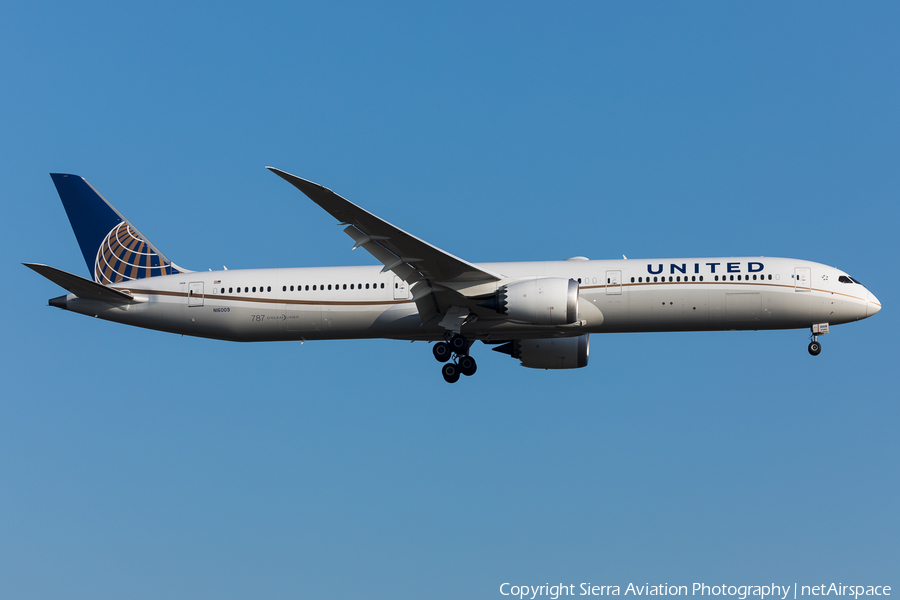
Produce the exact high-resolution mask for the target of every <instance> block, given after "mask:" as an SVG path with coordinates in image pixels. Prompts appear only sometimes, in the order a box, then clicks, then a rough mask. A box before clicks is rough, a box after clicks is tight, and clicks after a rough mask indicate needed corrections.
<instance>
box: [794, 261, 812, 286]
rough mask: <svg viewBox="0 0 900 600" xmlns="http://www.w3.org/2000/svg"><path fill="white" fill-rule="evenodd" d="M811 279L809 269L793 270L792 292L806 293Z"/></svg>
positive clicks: (799, 268)
mask: <svg viewBox="0 0 900 600" xmlns="http://www.w3.org/2000/svg"><path fill="white" fill-rule="evenodd" d="M811 279H812V277H811V275H810V270H809V267H797V268H795V269H794V291H795V292H808V291H809V290H810V284H811V281H810V280H811Z"/></svg>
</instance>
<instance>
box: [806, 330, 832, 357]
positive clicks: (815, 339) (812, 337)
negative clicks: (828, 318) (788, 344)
mask: <svg viewBox="0 0 900 600" xmlns="http://www.w3.org/2000/svg"><path fill="white" fill-rule="evenodd" d="M809 329H810V332H811V333H810V334H809V348H808V350H809V353H810V354H811V355H813V356H818V355H819V352H821V351H822V344H820V343H819V336H820V335H825V334H826V333H828V323H816V324H815V325H813V326H812V327H810V328H809Z"/></svg>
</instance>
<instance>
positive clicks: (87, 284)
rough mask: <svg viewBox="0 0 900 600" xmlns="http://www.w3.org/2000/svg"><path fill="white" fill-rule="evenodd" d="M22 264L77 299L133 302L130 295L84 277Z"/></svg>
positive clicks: (45, 266) (46, 267)
mask: <svg viewBox="0 0 900 600" xmlns="http://www.w3.org/2000/svg"><path fill="white" fill-rule="evenodd" d="M22 264H23V265H25V266H26V267H28V268H29V269H31V270H32V271H34V272H35V273H39V274H41V275H43V276H44V277H46V278H47V279H49V280H50V281H52V282H53V283H55V284H56V285H58V286H60V287H61V288H63V289H65V290H68V292H69V293H71V294H75V295H76V296H78V297H79V298H84V299H86V300H100V301H102V302H119V303H122V302H133V301H134V299H133V298H132V296H131V294H129V293H127V292H122V291H119V290H114V289H113V288H109V287H106V286H105V285H100V284H99V283H94V282H93V281H91V280H90V279H85V278H84V277H79V276H78V275H73V274H72V273H66V272H65V271H60V270H59V269H57V268H55V267H49V266H47V265H39V264H35V263H22Z"/></svg>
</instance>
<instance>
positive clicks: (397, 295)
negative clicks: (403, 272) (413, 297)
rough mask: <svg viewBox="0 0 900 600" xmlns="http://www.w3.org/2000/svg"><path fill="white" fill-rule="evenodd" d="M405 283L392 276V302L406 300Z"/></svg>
mask: <svg viewBox="0 0 900 600" xmlns="http://www.w3.org/2000/svg"><path fill="white" fill-rule="evenodd" d="M406 298H407V294H406V282H405V281H403V280H402V279H400V278H399V277H397V276H396V275H394V300H406Z"/></svg>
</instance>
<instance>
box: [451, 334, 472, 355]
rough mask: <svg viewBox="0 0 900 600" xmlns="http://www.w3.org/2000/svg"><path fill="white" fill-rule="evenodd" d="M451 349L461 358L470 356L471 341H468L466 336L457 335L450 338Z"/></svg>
mask: <svg viewBox="0 0 900 600" xmlns="http://www.w3.org/2000/svg"><path fill="white" fill-rule="evenodd" d="M450 348H452V349H453V351H454V352H456V353H457V354H459V355H460V356H462V355H464V354H468V353H469V340H467V339H466V336H464V335H460V334H458V333H457V334H455V335H454V336H453V337H451V338H450Z"/></svg>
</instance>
